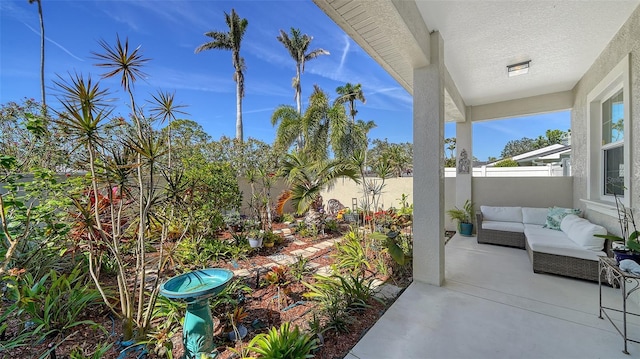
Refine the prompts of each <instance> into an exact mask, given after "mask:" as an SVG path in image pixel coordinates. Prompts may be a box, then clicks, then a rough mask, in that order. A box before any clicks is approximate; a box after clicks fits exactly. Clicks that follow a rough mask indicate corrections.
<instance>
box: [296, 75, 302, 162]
mask: <svg viewBox="0 0 640 359" xmlns="http://www.w3.org/2000/svg"><path fill="white" fill-rule="evenodd" d="M301 98H302V86H301V85H300V64H297V65H296V109H297V110H298V115H301V114H302V99H301ZM302 146H303V144H302V133H300V134H299V135H298V141H297V143H296V149H297V150H298V151H300V150H302Z"/></svg>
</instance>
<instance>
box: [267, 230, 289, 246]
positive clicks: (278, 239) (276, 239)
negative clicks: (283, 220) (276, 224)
mask: <svg viewBox="0 0 640 359" xmlns="http://www.w3.org/2000/svg"><path fill="white" fill-rule="evenodd" d="M264 240H266V241H268V242H273V243H275V244H282V243H284V238H283V237H282V236H280V235H278V234H276V233H273V232H272V231H265V232H264Z"/></svg>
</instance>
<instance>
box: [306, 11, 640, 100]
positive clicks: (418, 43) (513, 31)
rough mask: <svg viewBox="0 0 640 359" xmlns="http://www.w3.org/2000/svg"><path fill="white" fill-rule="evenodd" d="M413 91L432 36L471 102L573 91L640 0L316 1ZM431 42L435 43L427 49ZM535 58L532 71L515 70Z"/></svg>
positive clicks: (465, 98)
mask: <svg viewBox="0 0 640 359" xmlns="http://www.w3.org/2000/svg"><path fill="white" fill-rule="evenodd" d="M313 1H314V2H315V3H316V4H317V5H318V6H319V7H320V8H321V9H322V10H324V11H325V13H327V15H329V16H330V17H331V18H332V19H333V20H334V21H335V22H336V23H337V24H338V25H339V26H340V27H342V28H343V29H344V30H345V31H346V32H347V34H349V35H350V36H351V37H352V38H353V39H354V40H355V41H356V42H358V44H359V45H360V46H362V48H363V49H364V50H365V51H367V52H368V53H369V54H370V55H371V56H372V57H373V58H374V59H375V60H376V61H377V62H378V63H380V64H381V66H382V67H383V68H385V70H387V71H388V72H389V73H390V74H391V75H392V76H393V77H394V78H395V79H396V80H397V81H398V82H399V83H400V84H401V85H402V86H403V87H405V88H406V89H407V90H408V91H409V92H411V93H412V92H413V68H417V67H421V66H424V65H425V64H426V63H427V62H428V53H426V52H428V33H429V32H430V31H433V30H438V31H439V32H440V34H441V36H442V38H443V40H444V58H445V65H446V67H447V69H448V71H449V73H450V75H451V78H452V79H453V82H454V83H455V85H456V86H457V89H458V91H459V93H460V95H461V96H462V98H463V100H464V101H465V104H466V105H471V106H476V105H483V104H490V103H495V102H501V101H507V100H512V99H517V98H525V97H530V96H537V95H542V94H549V93H555V92H560V91H566V90H571V89H572V88H573V87H574V86H575V84H576V83H577V82H578V80H579V79H580V78H581V77H582V75H583V74H584V73H585V72H586V71H587V70H588V68H589V66H591V64H593V62H594V61H595V59H596V58H597V56H598V55H599V54H600V53H601V52H602V50H604V48H605V46H606V45H607V44H608V43H609V41H610V40H611V38H612V37H613V36H614V35H615V34H616V32H617V31H618V30H619V29H620V27H621V26H622V25H623V24H624V22H625V21H626V19H627V18H628V17H629V16H630V15H631V13H632V12H633V10H634V9H635V8H636V7H637V6H638V4H640V0H607V1H595V0H582V1H578V0H559V1H548V0H517V1H516V0H506V1H505V0H468V1H460V0H449V1H435V0H428V1H427V0H418V1H411V0H366V1H365V0H313ZM638 36H640V29H638ZM425 44H427V45H425ZM525 60H531V68H530V72H529V74H526V75H522V76H517V77H512V78H509V77H507V67H506V66H507V65H509V64H513V63H517V62H521V61H525Z"/></svg>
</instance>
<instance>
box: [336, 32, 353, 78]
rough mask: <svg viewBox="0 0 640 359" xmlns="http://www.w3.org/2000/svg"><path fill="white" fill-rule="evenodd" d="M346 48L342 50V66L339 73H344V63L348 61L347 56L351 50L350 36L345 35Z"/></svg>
mask: <svg viewBox="0 0 640 359" xmlns="http://www.w3.org/2000/svg"><path fill="white" fill-rule="evenodd" d="M343 38H344V47H343V48H342V56H341V57H340V66H338V71H337V72H338V73H339V74H340V73H342V69H343V68H344V63H345V62H346V60H347V54H348V53H349V49H350V48H351V40H350V39H349V36H347V35H344V37H343Z"/></svg>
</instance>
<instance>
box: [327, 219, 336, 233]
mask: <svg viewBox="0 0 640 359" xmlns="http://www.w3.org/2000/svg"><path fill="white" fill-rule="evenodd" d="M324 229H325V230H326V231H328V232H331V233H338V232H339V230H338V221H336V220H335V219H329V220H326V221H325V222H324Z"/></svg>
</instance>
